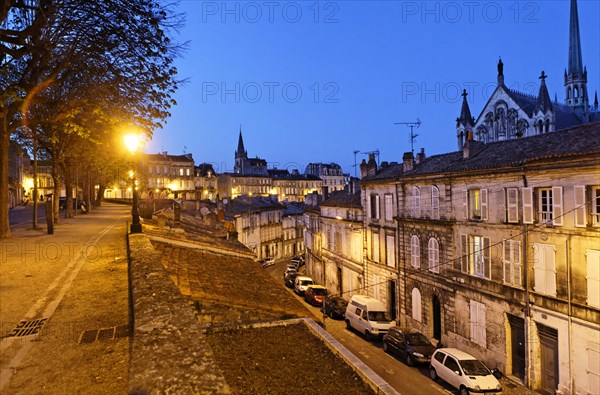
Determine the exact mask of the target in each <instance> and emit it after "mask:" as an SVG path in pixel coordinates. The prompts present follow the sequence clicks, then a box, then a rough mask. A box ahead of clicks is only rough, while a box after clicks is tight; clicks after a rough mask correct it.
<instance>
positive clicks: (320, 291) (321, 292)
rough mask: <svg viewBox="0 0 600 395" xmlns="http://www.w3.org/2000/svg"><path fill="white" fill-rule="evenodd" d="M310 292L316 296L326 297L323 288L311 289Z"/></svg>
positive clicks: (325, 291)
mask: <svg viewBox="0 0 600 395" xmlns="http://www.w3.org/2000/svg"><path fill="white" fill-rule="evenodd" d="M312 292H313V294H314V295H316V296H325V295H327V290H326V289H325V288H313V289H312Z"/></svg>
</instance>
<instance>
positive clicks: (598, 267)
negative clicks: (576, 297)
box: [585, 250, 600, 307]
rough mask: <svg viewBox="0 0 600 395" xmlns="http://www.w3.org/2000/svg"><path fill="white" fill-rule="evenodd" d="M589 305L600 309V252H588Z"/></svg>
mask: <svg viewBox="0 0 600 395" xmlns="http://www.w3.org/2000/svg"><path fill="white" fill-rule="evenodd" d="M585 255H586V260H587V275H586V279H587V304H588V305H590V306H595V307H600V251H597V250H587V252H586V253H585Z"/></svg>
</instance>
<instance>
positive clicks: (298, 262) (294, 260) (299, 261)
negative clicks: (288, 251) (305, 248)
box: [290, 255, 304, 268]
mask: <svg viewBox="0 0 600 395" xmlns="http://www.w3.org/2000/svg"><path fill="white" fill-rule="evenodd" d="M290 262H291V263H292V264H294V265H296V268H299V267H300V266H302V265H304V255H301V256H295V257H293V258H292V259H291V260H290Z"/></svg>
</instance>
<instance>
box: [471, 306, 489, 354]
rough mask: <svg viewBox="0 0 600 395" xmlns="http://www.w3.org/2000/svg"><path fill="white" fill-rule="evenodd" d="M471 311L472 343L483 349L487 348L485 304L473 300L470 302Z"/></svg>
mask: <svg viewBox="0 0 600 395" xmlns="http://www.w3.org/2000/svg"><path fill="white" fill-rule="evenodd" d="M469 310H470V317H469V323H470V327H471V328H470V329H471V341H473V342H474V343H477V344H479V345H481V346H483V347H486V333H485V326H486V323H485V305H484V304H483V303H479V302H476V301H474V300H471V301H470V302H469Z"/></svg>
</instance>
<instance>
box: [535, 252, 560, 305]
mask: <svg viewBox="0 0 600 395" xmlns="http://www.w3.org/2000/svg"><path fill="white" fill-rule="evenodd" d="M533 268H534V281H535V284H534V287H533V289H534V290H535V291H536V292H539V293H543V294H546V295H552V296H556V267H555V247H554V245H552V244H540V243H534V244H533Z"/></svg>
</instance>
